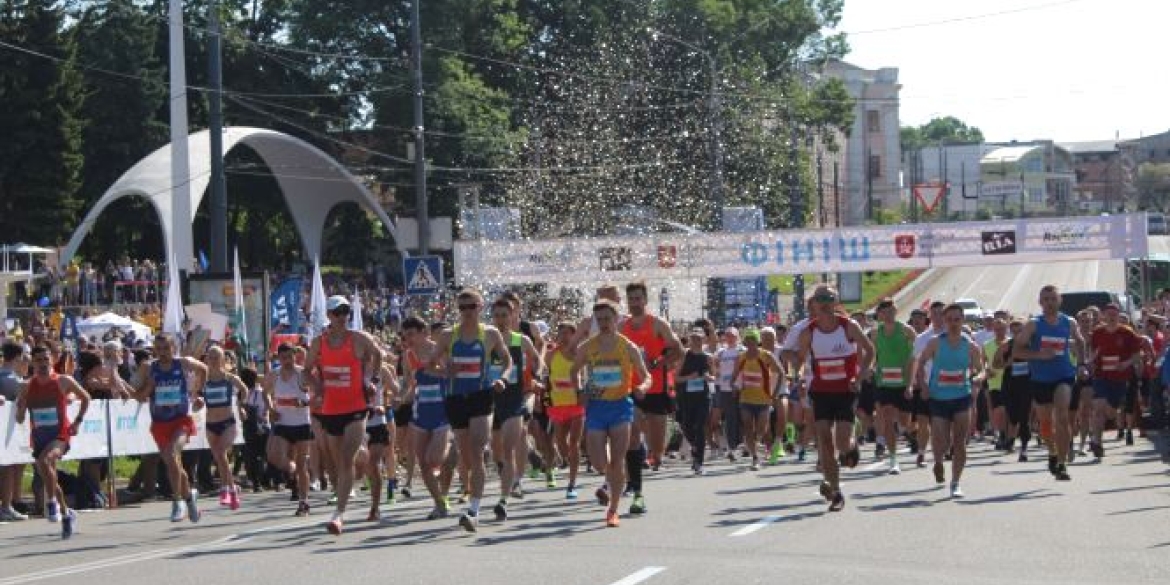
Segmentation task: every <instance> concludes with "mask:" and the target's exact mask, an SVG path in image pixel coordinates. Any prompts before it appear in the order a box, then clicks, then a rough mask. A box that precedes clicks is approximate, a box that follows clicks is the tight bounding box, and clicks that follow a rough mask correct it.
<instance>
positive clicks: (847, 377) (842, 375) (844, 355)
mask: <svg viewBox="0 0 1170 585" xmlns="http://www.w3.org/2000/svg"><path fill="white" fill-rule="evenodd" d="M848 324H849V319H848V318H846V317H837V327H836V328H835V329H833V330H832V331H829V332H828V333H826V332H824V331H821V329H820V328H819V327H817V322H816V321H815V320H814V321H812V322H811V323H809V325H808V328H809V330H810V331H812V347H811V350H812V351H811V352H810V353H811V354H812V370H813V379H812V383H811V384H810V385H809V391H810V392H825V393H832V394H845V393H848V392H851V391H852V390H853V381H854V380H855V379H856V378H857V374H858V371H857V370H858V367H857V347H856V346H854V345H853V342H851V341H849V335H848V333H846V331H847V329H846V326H847V325H848Z"/></svg>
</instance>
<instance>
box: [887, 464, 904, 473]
mask: <svg viewBox="0 0 1170 585" xmlns="http://www.w3.org/2000/svg"><path fill="white" fill-rule="evenodd" d="M901 473H902V468H901V467H898V464H897V463H894V464H892V465H890V475H901Z"/></svg>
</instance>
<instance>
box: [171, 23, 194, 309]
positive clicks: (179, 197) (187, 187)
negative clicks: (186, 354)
mask: <svg viewBox="0 0 1170 585" xmlns="http://www.w3.org/2000/svg"><path fill="white" fill-rule="evenodd" d="M167 12H168V40H169V42H170V50H169V55H168V59H169V61H170V114H171V120H170V121H171V222H172V223H171V226H172V228H173V229H174V230H175V232H176V233H175V234H173V235H172V238H171V239H172V241H171V242H170V244H169V245H168V251H169V252H170V257H169V258H167V263H168V264H170V263H172V262H173V263H175V265H176V267H177V268H178V269H179V270H182V271H187V270H190V269H191V268H193V266H192V265H191V263H192V260H193V259H194V258H195V251H194V250H193V249H192V242H191V240H192V238H191V184H190V175H191V169H190V157H189V156H188V150H187V64H186V59H185V57H184V55H185V53H184V50H183V31H184V28H183V2H182V0H170V5H169V8H168V11H167ZM169 305H170V302H169V301H168V306H169ZM168 316H169V315H168ZM172 326H175V327H177V326H178V323H174V324H172ZM168 331H169V329H168Z"/></svg>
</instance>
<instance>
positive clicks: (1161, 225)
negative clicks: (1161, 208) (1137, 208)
mask: <svg viewBox="0 0 1170 585" xmlns="http://www.w3.org/2000/svg"><path fill="white" fill-rule="evenodd" d="M1146 233H1148V234H1150V235H1151V236H1164V235H1166V234H1167V233H1170V232H1168V231H1167V228H1166V216H1165V215H1162V214H1161V213H1155V212H1149V213H1147V214H1146Z"/></svg>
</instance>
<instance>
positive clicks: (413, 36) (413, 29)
mask: <svg viewBox="0 0 1170 585" xmlns="http://www.w3.org/2000/svg"><path fill="white" fill-rule="evenodd" d="M421 3H422V0H414V2H412V3H411V18H410V57H411V59H410V60H411V68H412V69H413V73H414V205H415V217H416V218H417V219H418V253H419V255H426V254H427V253H428V252H430V238H431V229H430V228H431V225H430V216H429V214H428V210H427V205H428V201H427V157H426V137H425V136H424V134H423V82H422V23H421V20H420V18H419V4H421ZM476 213H478V210H477V211H476Z"/></svg>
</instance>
